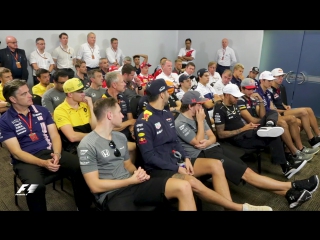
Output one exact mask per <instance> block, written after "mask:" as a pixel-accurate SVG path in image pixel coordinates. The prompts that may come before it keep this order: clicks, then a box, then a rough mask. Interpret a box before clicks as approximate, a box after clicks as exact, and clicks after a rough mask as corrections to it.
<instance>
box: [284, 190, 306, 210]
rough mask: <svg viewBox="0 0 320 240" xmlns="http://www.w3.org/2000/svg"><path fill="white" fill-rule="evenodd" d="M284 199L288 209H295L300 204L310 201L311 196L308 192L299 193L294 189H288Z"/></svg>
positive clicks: (301, 191)
mask: <svg viewBox="0 0 320 240" xmlns="http://www.w3.org/2000/svg"><path fill="white" fill-rule="evenodd" d="M285 197H286V199H287V201H288V203H289V207H290V208H296V207H298V206H300V205H301V204H302V203H304V202H306V201H308V200H310V199H311V198H312V194H311V193H310V192H309V191H308V190H300V191H299V190H296V189H294V188H290V189H289V190H288V192H287V193H286V196H285Z"/></svg>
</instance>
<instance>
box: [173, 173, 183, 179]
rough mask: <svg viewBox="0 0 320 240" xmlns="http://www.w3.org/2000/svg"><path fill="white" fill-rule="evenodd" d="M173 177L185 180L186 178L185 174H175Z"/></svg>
mask: <svg viewBox="0 0 320 240" xmlns="http://www.w3.org/2000/svg"><path fill="white" fill-rule="evenodd" d="M172 177H173V178H178V179H182V180H184V179H185V177H186V176H185V174H181V173H175V174H174V175H173V176H172Z"/></svg>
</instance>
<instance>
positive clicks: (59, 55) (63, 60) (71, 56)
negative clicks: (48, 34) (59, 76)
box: [52, 32, 76, 79]
mask: <svg viewBox="0 0 320 240" xmlns="http://www.w3.org/2000/svg"><path fill="white" fill-rule="evenodd" d="M68 38H69V37H68V34H66V33H64V32H63V33H60V34H59V41H60V46H59V47H57V48H55V49H54V50H53V52H52V58H53V61H54V62H55V64H56V69H57V70H58V69H63V70H65V71H66V72H67V73H68V76H69V79H70V78H73V77H74V65H75V63H76V62H75V61H76V55H75V52H74V49H73V48H72V47H70V46H68Z"/></svg>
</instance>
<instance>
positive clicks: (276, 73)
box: [271, 68, 286, 77]
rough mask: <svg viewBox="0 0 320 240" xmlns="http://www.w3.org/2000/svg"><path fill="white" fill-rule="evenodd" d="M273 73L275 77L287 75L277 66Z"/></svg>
mask: <svg viewBox="0 0 320 240" xmlns="http://www.w3.org/2000/svg"><path fill="white" fill-rule="evenodd" d="M271 73H272V76H274V77H278V76H282V75H286V73H284V72H283V70H282V69H281V68H275V69H273V70H272V71H271Z"/></svg>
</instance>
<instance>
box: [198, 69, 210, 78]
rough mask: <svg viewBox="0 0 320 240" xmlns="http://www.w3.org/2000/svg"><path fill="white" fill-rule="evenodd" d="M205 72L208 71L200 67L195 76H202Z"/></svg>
mask: <svg viewBox="0 0 320 240" xmlns="http://www.w3.org/2000/svg"><path fill="white" fill-rule="evenodd" d="M205 72H209V71H208V69H206V68H201V69H199V70H198V71H197V76H198V77H202V76H203V74H204V73H205Z"/></svg>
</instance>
